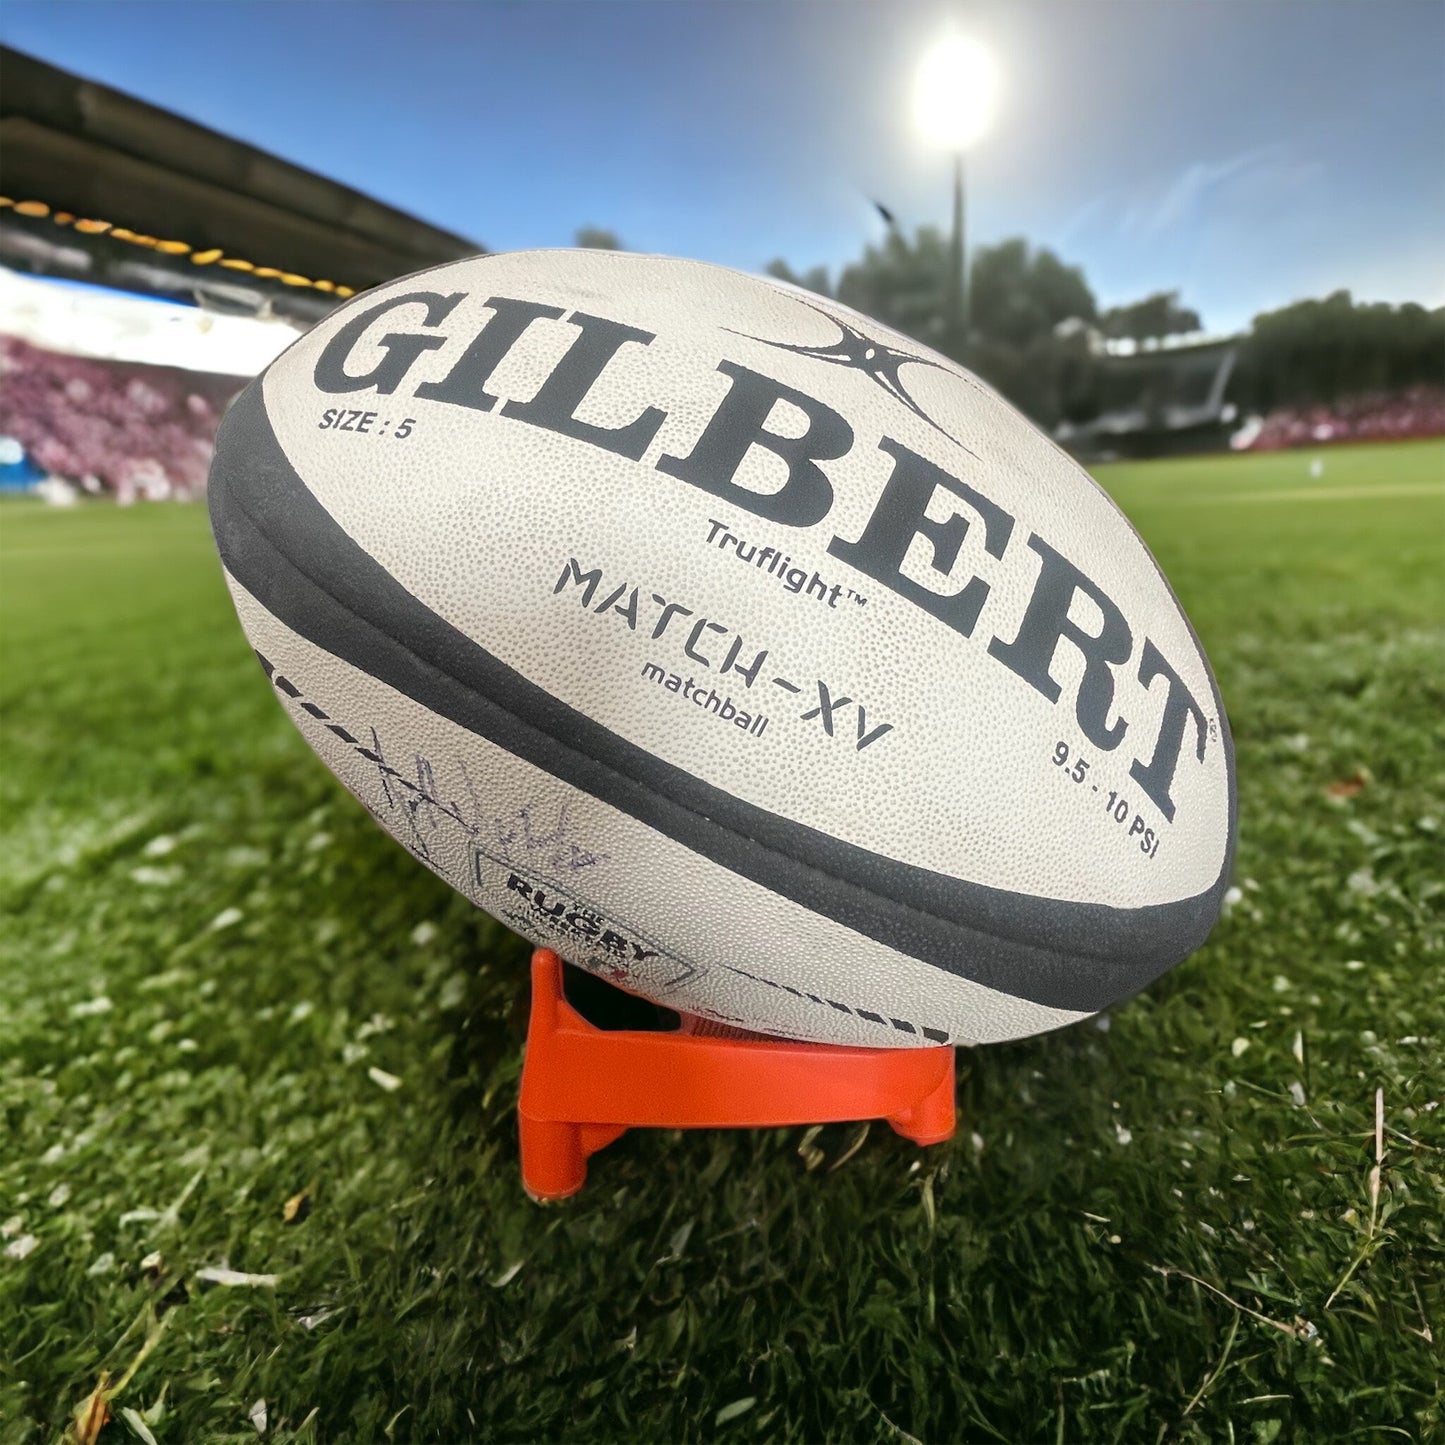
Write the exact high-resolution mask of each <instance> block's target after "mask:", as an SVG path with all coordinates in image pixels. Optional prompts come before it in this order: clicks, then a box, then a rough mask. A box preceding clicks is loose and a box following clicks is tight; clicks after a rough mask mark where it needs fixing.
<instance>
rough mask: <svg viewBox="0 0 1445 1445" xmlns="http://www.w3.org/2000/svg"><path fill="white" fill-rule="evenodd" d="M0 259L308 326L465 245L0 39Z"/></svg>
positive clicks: (462, 252)
mask: <svg viewBox="0 0 1445 1445" xmlns="http://www.w3.org/2000/svg"><path fill="white" fill-rule="evenodd" d="M0 192H3V195H0V262H3V263H4V264H5V265H7V266H10V267H12V268H14V269H16V270H25V271H31V272H37V273H41V274H48V275H60V276H70V277H73V278H76V279H83V280H89V281H95V282H101V283H103V284H106V285H110V286H117V287H120V288H122V289H126V290H133V291H143V292H148V293H150V294H154V295H163V296H175V297H182V298H185V299H196V300H199V301H201V302H202V303H203V304H212V305H215V306H216V307H217V308H218V309H223V310H230V311H236V310H240V311H249V312H256V311H260V310H263V309H265V310H268V311H269V312H271V313H273V314H277V315H285V316H291V317H294V318H295V319H297V320H300V321H303V322H307V323H309V322H312V321H315V320H317V319H318V318H319V317H320V316H322V315H324V314H325V313H326V311H328V310H329V309H330V308H331V307H333V306H334V305H335V304H336V300H337V297H338V296H341V297H345V296H348V295H350V294H352V293H353V292H354V291H359V290H362V289H364V288H366V287H369V286H375V285H378V284H380V283H381V282H383V281H389V280H391V279H392V278H393V277H394V276H402V275H405V274H406V273H407V272H409V271H417V270H420V269H422V268H423V267H426V266H434V265H437V264H439V263H440V262H443V261H451V260H455V259H457V258H458V257H460V256H467V255H474V254H475V253H476V252H477V251H479V250H481V249H482V248H481V247H480V246H478V245H477V244H476V243H475V242H473V241H470V240H468V239H466V238H465V237H462V236H457V235H454V234H453V233H451V232H449V231H444V230H442V229H440V228H439V227H436V226H432V225H428V224H427V223H426V222H424V221H420V220H418V219H417V218H416V217H414V216H409V215H407V214H406V213H405V212H403V211H399V210H396V209H395V208H393V207H391V206H386V205H383V204H381V203H380V202H379V201H375V200H373V199H372V198H371V197H369V196H366V195H363V194H361V193H360V192H359V191H355V190H351V189H350V188H348V187H346V186H343V185H339V184H338V183H337V182H335V181H330V180H327V179H326V178H325V177H323V176H319V175H316V174H315V173H313V172H311V171H308V170H304V169H303V168H302V167H300V166H296V165H292V164H291V163H290V162H289V161H284V160H282V159H280V158H279V157H278V156H274V155H269V154H267V153H266V152H265V151H261V150H257V149H256V148H255V147H253V146H249V145H246V144H244V143H243V142H241V141H238V140H233V139H231V138H230V137H228V136H224V135H220V134H219V133H217V132H216V131H213V130H209V129H207V128H206V127H205V126H201V125H196V124H194V123H193V122H191V121H188V120H185V119H183V118H182V117H180V116H177V115H173V114H171V113H170V112H169V111H165V110H161V109H159V108H158V107H156V106H153V105H148V104H146V103H145V102H144V101H141V100H137V99H135V98H134V97H133V96H129V95H125V94H123V93H121V92H120V91H117V90H113V89H111V88H110V87H109V86H104V85H98V84H96V83H95V82H93V81H89V80H85V79H83V78H81V77H80V76H77V75H72V74H70V73H69V72H67V71H64V70H60V69H58V68H57V67H55V66H53V65H48V64H46V63H45V62H43V61H40V60H36V59H34V58H33V57H31V56H28V55H25V54H22V53H21V52H20V51H17V50H14V49H11V48H9V47H7V46H0Z"/></svg>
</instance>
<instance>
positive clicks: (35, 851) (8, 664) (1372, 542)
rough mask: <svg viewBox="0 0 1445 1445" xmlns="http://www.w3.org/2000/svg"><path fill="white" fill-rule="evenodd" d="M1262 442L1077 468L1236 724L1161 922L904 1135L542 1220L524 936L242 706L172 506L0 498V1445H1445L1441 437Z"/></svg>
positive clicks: (661, 1163) (189, 538)
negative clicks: (1190, 858) (1177, 615)
mask: <svg viewBox="0 0 1445 1445" xmlns="http://www.w3.org/2000/svg"><path fill="white" fill-rule="evenodd" d="M1308 462H1309V458H1308V457H1307V456H1304V455H1301V454H1284V455H1275V456H1264V457H1239V458H1208V459H1199V460H1190V461H1182V462H1169V463H1159V464H1148V465H1144V464H1141V465H1135V466H1129V467H1119V468H1111V469H1106V470H1105V471H1104V472H1103V473H1102V474H1101V476H1102V480H1103V481H1104V483H1105V485H1106V486H1108V487H1109V488H1110V490H1111V491H1112V492H1113V493H1114V494H1115V495H1116V496H1117V498H1118V499H1119V501H1120V502H1121V504H1122V505H1123V506H1124V508H1125V509H1126V510H1127V511H1128V513H1129V514H1130V515H1131V517H1133V518H1134V520H1135V522H1136V524H1137V525H1138V526H1139V528H1140V530H1141V531H1142V533H1143V535H1144V536H1145V538H1146V539H1147V540H1148V542H1149V543H1150V545H1151V546H1152V547H1153V549H1154V551H1155V553H1156V555H1157V556H1158V558H1159V560H1160V562H1161V564H1162V565H1163V567H1164V568H1165V570H1166V571H1167V573H1168V574H1169V576H1170V578H1171V580H1172V581H1173V583H1174V584H1175V587H1176V590H1177V591H1178V593H1179V595H1180V597H1181V599H1182V600H1183V601H1184V603H1185V605H1186V607H1187V608H1188V610H1189V612H1190V614H1191V616H1192V618H1193V620H1194V622H1195V624H1196V626H1197V628H1198V630H1199V632H1200V634H1201V636H1202V638H1203V640H1204V643H1205V646H1206V648H1207V649H1208V651H1209V654H1210V656H1211V658H1212V659H1213V661H1214V663H1215V666H1216V670H1217V672H1218V674H1219V678H1220V682H1221V686H1222V689H1223V692H1224V696H1225V699H1226V702H1227V705H1228V708H1229V712H1230V716H1231V719H1232V722H1233V726H1234V732H1235V737H1236V740H1237V744H1238V754H1239V777H1240V795H1241V828H1240V847H1239V857H1238V865H1237V867H1238V873H1237V879H1236V882H1237V883H1238V886H1239V889H1240V894H1239V898H1238V901H1237V902H1236V903H1235V904H1234V906H1233V908H1232V910H1231V912H1230V914H1229V916H1228V917H1227V919H1226V920H1225V921H1224V922H1223V923H1222V924H1221V925H1220V927H1219V928H1218V929H1217V930H1216V932H1215V935H1214V937H1213V939H1212V940H1211V942H1210V944H1209V945H1208V947H1206V948H1205V949H1204V950H1202V951H1201V952H1200V953H1199V954H1197V955H1196V956H1195V957H1194V958H1193V959H1191V960H1190V961H1189V962H1188V963H1187V964H1185V965H1184V966H1182V967H1181V968H1179V969H1177V970H1176V971H1175V972H1174V973H1173V974H1171V975H1169V976H1168V977H1167V978H1165V979H1163V980H1161V981H1160V983H1159V984H1158V985H1157V986H1155V987H1153V988H1151V989H1150V990H1149V991H1148V992H1147V993H1145V994H1144V995H1142V996H1140V997H1139V998H1137V999H1135V1000H1134V1001H1132V1002H1131V1003H1129V1004H1128V1005H1127V1006H1125V1007H1123V1008H1121V1009H1120V1010H1118V1011H1117V1012H1115V1013H1114V1014H1113V1016H1112V1017H1111V1018H1109V1019H1108V1020H1107V1021H1106V1020H1099V1021H1096V1022H1091V1023H1087V1024H1084V1025H1082V1026H1079V1027H1076V1028H1074V1029H1071V1030H1068V1031H1065V1032H1063V1033H1060V1034H1057V1035H1053V1036H1050V1037H1045V1038H1040V1039H1036V1040H1033V1041H1030V1042H1026V1043H1020V1044H1015V1045H1010V1046H1007V1047H997V1048H992V1049H989V1050H986V1051H982V1052H980V1053H978V1054H976V1055H973V1056H961V1060H960V1062H961V1069H960V1105H961V1109H962V1119H961V1125H962V1127H961V1129H960V1133H959V1137H958V1138H957V1139H956V1140H955V1141H954V1142H953V1143H952V1144H950V1145H947V1146H944V1147H941V1148H937V1149H933V1150H928V1151H921V1150H919V1149H917V1148H915V1147H913V1146H911V1145H908V1144H906V1143H904V1141H902V1140H901V1139H899V1138H897V1137H895V1136H893V1135H892V1134H891V1133H890V1132H889V1131H888V1130H887V1129H885V1128H882V1127H881V1126H875V1127H874V1128H873V1129H872V1130H871V1131H870V1132H869V1133H868V1135H867V1138H866V1140H864V1141H863V1142H862V1144H861V1147H859V1148H858V1149H857V1151H856V1152H852V1153H850V1150H851V1149H852V1146H853V1145H855V1144H857V1143H858V1138H857V1135H858V1130H856V1129H855V1128H852V1127H845V1126H837V1127H834V1128H829V1129H826V1130H824V1131H823V1133H822V1134H821V1135H820V1136H819V1137H818V1138H817V1139H816V1141H815V1146H816V1147H817V1148H820V1149H821V1150H822V1151H823V1155H824V1162H823V1163H822V1164H821V1165H819V1166H818V1167H815V1168H812V1169H809V1168H807V1167H805V1163H804V1158H803V1157H802V1154H800V1149H799V1145H800V1143H802V1142H803V1133H802V1131H801V1130H779V1131H769V1132H757V1133H735V1134H728V1133H697V1134H687V1135H663V1134H648V1133H642V1134H633V1135H629V1136H627V1137H626V1138H625V1139H624V1140H622V1141H621V1142H620V1143H619V1144H617V1145H616V1146H614V1147H613V1148H612V1149H610V1150H609V1151H607V1152H606V1153H604V1154H602V1155H601V1156H599V1157H598V1159H597V1161H596V1162H595V1164H594V1166H593V1169H592V1177H591V1181H590V1183H589V1186H588V1188H587V1189H586V1190H585V1191H584V1193H582V1194H581V1195H580V1196H578V1197H577V1198H576V1199H574V1200H572V1201H570V1202H568V1203H565V1204H562V1205H555V1206H550V1207H546V1208H542V1207H539V1206H537V1205H534V1204H532V1203H531V1202H529V1201H528V1200H527V1198H526V1197H525V1196H524V1195H523V1193H522V1191H521V1189H520V1185H519V1179H518V1171H517V1146H516V1132H515V1124H514V1118H513V1109H514V1106H515V1101H516V1082H517V1077H518V1071H519V1063H520V1040H521V1028H522V1018H523V1015H522V1011H521V1010H520V1009H519V1007H518V991H519V985H520V984H521V982H522V979H523V976H524V964H525V958H526V950H525V949H524V947H523V946H522V945H520V944H519V943H518V942H517V941H516V940H514V939H512V938H510V937H508V936H507V935H505V934H504V933H503V932H502V931H501V930H500V929H499V928H498V927H496V926H495V925H493V924H492V923H490V922H489V921H488V920H486V919H485V918H483V917H482V916H481V915H479V914H477V913H476V912H475V911H473V910H472V909H471V908H470V907H469V906H468V905H467V904H466V903H465V902H464V901H463V900H462V899H460V898H459V897H457V896H455V895H452V894H451V893H450V892H449V891H448V890H447V889H446V888H445V887H444V885H442V884H441V883H439V882H438V881H437V880H436V879H435V878H433V877H432V876H431V875H430V874H428V873H426V872H425V871H424V870H423V869H422V868H420V867H419V866H417V865H416V864H415V863H414V862H413V861H412V860H411V859H410V858H409V857H408V856H407V855H406V854H405V853H404V852H403V851H402V850H401V849H400V848H398V847H397V846H396V845H395V844H393V843H392V842H391V841H390V840H388V839H387V838H386V837H385V836H383V835H382V834H381V833H380V832H379V831H378V830H377V829H376V828H375V827H374V826H373V825H372V823H371V822H370V820H369V819H368V818H367V817H366V815H365V814H364V812H363V811H362V809H360V808H359V807H357V806H356V805H355V804H354V803H353V802H352V801H351V800H350V799H349V798H348V797H347V796H346V795H345V794H343V792H342V791H341V789H340V787H339V786H338V785H336V784H335V783H333V782H332V781H331V779H330V777H329V775H328V774H326V772H325V771H324V769H323V768H322V767H321V765H320V764H319V763H318V762H317V761H316V760H315V758H314V757H313V756H312V754H311V753H310V752H309V751H308V749H307V748H306V746H305V745H304V744H303V742H302V741H301V739H300V737H299V736H298V735H297V734H296V733H295V732H294V731H293V730H292V729H291V727H290V724H289V723H287V722H286V720H285V719H284V718H283V716H282V714H281V711H280V709H279V708H278V707H277V706H276V704H275V702H274V701H273V699H272V697H271V695H270V689H269V688H268V687H267V685H266V683H265V680H264V678H263V677H262V675H261V673H260V671H259V670H258V669H257V667H256V665H255V663H254V661H253V659H252V658H251V656H250V654H249V652H248V651H247V648H246V646H245V644H244V642H243V639H242V636H241V633H240V630H239V628H238V627H237V626H236V623H235V619H234V617H233V615H232V613H231V609H230V604H229V601H228V599H227V597H226V596H225V593H224V590H223V588H222V585H221V581H220V576H219V572H218V567H217V563H216V559H215V555H214V552H213V550H212V547H211V542H210V537H209V533H208V531H207V526H206V520H205V516H204V512H203V509H201V508H196V507H193V508H184V507H169V506H155V507H145V508H135V509H132V510H129V511H120V510H115V509H112V508H108V507H101V506H89V507H84V508H81V509H78V510H75V511H73V512H54V511H47V510H43V509H41V508H39V507H35V506H31V505H29V504H24V503H16V504H10V505H6V506H4V507H0V565H3V573H0V586H3V649H4V650H3V656H0V668H3V672H0V687H3V708H4V712H3V720H4V733H3V772H0V799H3V808H0V844H3V855H0V862H3V871H0V885H3V894H0V899H3V906H4V910H5V921H4V930H3V953H0V1441H4V1442H6V1445H9V1442H17V1441H27V1442H29V1441H37V1442H38V1441H46V1442H49V1441H55V1440H58V1439H59V1438H60V1437H61V1435H62V1434H63V1432H64V1431H65V1430H66V1429H67V1428H68V1426H69V1425H70V1422H71V1421H72V1419H73V1417H74V1414H75V1412H76V1410H77V1408H79V1407H81V1406H82V1405H83V1404H84V1402H85V1401H86V1400H87V1397H88V1396H90V1394H91V1392H92V1391H94V1390H95V1389H96V1388H97V1386H98V1385H99V1384H101V1383H103V1382H107V1381H108V1388H110V1389H111V1390H112V1391H114V1399H113V1401H112V1402H111V1405H110V1409H111V1411H112V1412H113V1414H114V1416H115V1419H114V1423H112V1424H111V1425H109V1426H108V1427H107V1428H106V1430H105V1433H104V1435H103V1436H102V1437H101V1438H102V1440H108V1441H123V1440H128V1439H142V1440H145V1439H149V1438H152V1437H153V1438H154V1440H155V1441H157V1442H160V1445H169V1442H186V1445H194V1442H215V1441H228V1440H235V1441H252V1442H254V1441H256V1440H257V1439H258V1434H257V1427H256V1425H255V1424H254V1423H253V1420H252V1418H251V1412H252V1407H253V1406H254V1405H255V1403H256V1402H257V1401H261V1400H264V1401H265V1410H266V1418H265V1426H266V1430H265V1435H264V1439H265V1440H267V1441H272V1440H274V1441H293V1440H294V1441H321V1440H327V1441H346V1442H352V1441H373V1440H397V1441H408V1440H417V1441H423V1440H425V1441H456V1440H480V1439H488V1440H491V1439H495V1440H517V1441H524V1440H552V1439H561V1438H564V1437H565V1438H567V1439H573V1440H593V1439H599V1440H600V1439H615V1440H658V1441H671V1440H679V1441H681V1440H711V1439H720V1440H727V1439H737V1440H743V1439H749V1440H754V1439H756V1440H778V1441H786V1440H824V1439H827V1440H839V1441H850V1442H851V1441H878V1442H888V1441H895V1442H896V1441H908V1440H910V1439H917V1440H925V1441H934V1440H939V1441H943V1440H970V1441H972V1440H979V1441H995V1440H997V1441H1011V1442H1012V1441H1025V1442H1026V1441H1035V1440H1039V1441H1084V1440H1099V1441H1115V1440H1118V1441H1136V1440H1139V1441H1158V1440H1164V1439H1167V1440H1182V1441H1238V1442H1241V1445H1244V1442H1249V1445H1271V1442H1275V1441H1279V1442H1291V1441H1341V1440H1380V1441H1388V1440H1414V1441H1427V1440H1439V1439H1445V1152H1442V1151H1445V1105H1442V1099H1445V1061H1442V1038H1445V967H1442V965H1445V949H1442V911H1445V910H1442V903H1445V856H1442V840H1445V747H1442V744H1445V667H1442V660H1445V588H1442V584H1445V445H1442V444H1441V443H1433V442H1432V443H1427V444H1412V445H1400V446H1395V447H1390V448H1348V449H1346V448H1342V449H1337V450H1332V451H1329V452H1327V453H1326V454H1325V471H1324V474H1323V476H1321V477H1318V478H1315V477H1312V476H1311V475H1310V474H1309V470H1308ZM1105 1022H1107V1024H1108V1027H1107V1028H1106V1027H1103V1024H1104V1023H1105ZM396 1081H399V1083H397V1082H396ZM1377 1100H1378V1101H1379V1103H1378V1107H1379V1115H1378V1126H1377V1112H1376V1111H1377ZM1377 1127H1378V1130H1379V1132H1378V1139H1379V1142H1380V1145H1381V1147H1382V1153H1381V1157H1380V1158H1379V1162H1378V1165H1377V1157H1376V1147H1377ZM804 1152H807V1151H804ZM845 1156H847V1157H845ZM834 1166H837V1167H834ZM1376 1168H1377V1169H1378V1172H1375V1171H1376ZM303 1191H305V1192H306V1194H307V1197H308V1200H309V1204H310V1209H309V1213H305V1212H304V1210H303V1211H302V1213H303V1214H304V1217H301V1218H298V1219H296V1220H295V1221H294V1222H289V1223H288V1222H287V1221H286V1219H285V1217H284V1212H285V1207H286V1205H287V1201H288V1200H290V1199H293V1198H294V1196H297V1195H298V1194H301V1193H302V1192H303ZM222 1267H224V1268H229V1269H231V1270H235V1271H241V1272H244V1273H249V1274H260V1275H265V1276H275V1277H276V1278H275V1280H274V1283H269V1284H266V1283H256V1282H251V1283H241V1284H226V1283H219V1284H218V1283H213V1282H209V1281H207V1280H206V1279H204V1278H203V1276H202V1271H204V1270H207V1269H215V1268H222ZM132 1371H133V1373H132Z"/></svg>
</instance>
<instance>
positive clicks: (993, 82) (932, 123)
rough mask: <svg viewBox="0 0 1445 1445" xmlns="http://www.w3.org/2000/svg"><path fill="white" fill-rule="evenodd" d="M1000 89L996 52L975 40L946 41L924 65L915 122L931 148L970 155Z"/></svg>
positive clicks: (919, 77)
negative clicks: (970, 149)
mask: <svg viewBox="0 0 1445 1445" xmlns="http://www.w3.org/2000/svg"><path fill="white" fill-rule="evenodd" d="M998 89H999V73H998V64H997V62H996V61H995V60H994V58H993V54H992V52H990V51H989V50H988V48H987V47H986V46H984V45H982V44H981V43H980V42H979V41H977V40H974V39H973V38H972V37H970V36H967V35H948V36H945V37H944V38H943V39H942V40H940V41H939V42H938V43H937V44H936V45H935V46H934V47H933V49H932V50H930V51H928V53H927V54H926V55H924V57H923V59H922V61H921V62H920V63H919V66H918V74H917V76H916V78H915V81H914V89H913V118H914V121H915V123H916V124H917V126H918V129H919V131H920V133H921V134H922V135H923V137H924V138H925V139H926V140H928V141H929V142H931V143H932V144H934V145H938V146H942V147H943V148H944V149H946V150H951V151H955V152H957V151H963V150H966V149H967V148H968V147H969V146H971V145H972V144H973V143H974V141H976V140H977V139H978V138H979V137H980V136H981V135H982V134H983V133H984V131H986V130H987V129H988V126H989V122H990V121H991V120H992V119H993V112H994V106H995V103H996V102H997V99H998Z"/></svg>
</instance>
